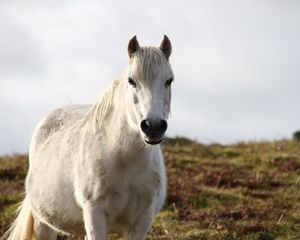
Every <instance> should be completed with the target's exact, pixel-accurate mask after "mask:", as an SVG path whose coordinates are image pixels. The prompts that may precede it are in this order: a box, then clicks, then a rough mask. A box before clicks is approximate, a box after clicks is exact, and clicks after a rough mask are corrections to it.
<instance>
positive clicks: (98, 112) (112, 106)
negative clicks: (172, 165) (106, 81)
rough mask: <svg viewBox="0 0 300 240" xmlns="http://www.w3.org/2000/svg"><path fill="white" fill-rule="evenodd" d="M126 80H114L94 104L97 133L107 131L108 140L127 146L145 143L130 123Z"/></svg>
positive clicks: (94, 120)
mask: <svg viewBox="0 0 300 240" xmlns="http://www.w3.org/2000/svg"><path fill="white" fill-rule="evenodd" d="M125 92H126V86H125V84H124V81H114V83H113V84H112V86H111V87H110V88H109V89H108V90H107V91H106V92H104V94H103V95H102V97H101V98H100V99H99V100H98V102H97V103H96V104H94V105H93V106H92V110H91V113H92V116H93V117H92V120H93V126H94V127H93V128H94V129H95V133H97V132H105V136H106V138H107V141H119V142H123V144H124V143H126V146H128V145H130V144H134V145H135V146H137V144H138V145H143V142H142V141H141V138H140V136H139V132H138V131H137V130H136V129H133V128H132V126H131V125H130V124H129V119H128V118H129V117H128V111H127V106H126V94H125Z"/></svg>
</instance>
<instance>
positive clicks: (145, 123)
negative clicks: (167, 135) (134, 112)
mask: <svg viewBox="0 0 300 240" xmlns="http://www.w3.org/2000/svg"><path fill="white" fill-rule="evenodd" d="M150 128H151V124H150V121H148V120H143V121H142V122H141V129H142V131H143V132H144V133H145V134H147V132H149V130H150Z"/></svg>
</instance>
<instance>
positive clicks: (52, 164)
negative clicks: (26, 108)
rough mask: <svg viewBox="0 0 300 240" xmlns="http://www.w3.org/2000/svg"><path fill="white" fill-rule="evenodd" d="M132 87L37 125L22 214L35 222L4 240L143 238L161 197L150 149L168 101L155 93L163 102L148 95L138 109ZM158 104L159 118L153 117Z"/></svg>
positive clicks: (154, 151) (119, 84)
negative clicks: (114, 235) (59, 236)
mask: <svg viewBox="0 0 300 240" xmlns="http://www.w3.org/2000/svg"><path fill="white" fill-rule="evenodd" d="M167 40H168V39H167ZM132 41H135V43H137V41H136V39H133V40H132ZM131 44H132V42H131ZM134 47H135V48H136V50H135V51H137V50H138V46H136V45H135V46H134ZM130 50H132V49H130V48H129V50H128V51H129V55H130V54H131V53H132V51H131V52H130ZM133 52H134V51H133ZM159 54H160V53H159ZM160 57H161V56H160ZM162 61H165V60H162ZM162 63H167V61H165V62H162ZM159 64H161V63H159ZM147 71H148V70H147ZM127 74H128V72H127ZM163 74H165V72H163ZM168 74H169V73H168ZM129 82H130V81H129ZM130 84H131V83H130ZM130 84H128V82H127V81H124V80H123V81H115V82H114V83H113V84H112V86H111V87H110V88H109V89H107V90H106V91H105V92H104V93H103V94H102V95H101V97H100V98H99V100H98V101H97V102H96V103H95V104H94V105H92V106H88V105H87V106H81V105H72V106H68V107H65V108H61V109H57V110H55V111H54V112H52V113H50V114H49V115H48V116H47V117H46V118H44V119H43V120H42V121H41V122H40V123H39V124H38V126H37V128H36V129H35V131H34V134H33V138H32V142H31V146H30V152H29V158H30V167H29V171H28V175H27V178H26V197H25V200H24V202H23V206H22V209H21V213H23V212H24V215H25V214H27V215H29V218H30V215H32V217H31V218H33V222H34V224H33V225H34V230H33V233H31V232H30V228H31V225H30V224H29V223H28V222H30V221H28V222H27V225H26V229H27V230H26V231H25V230H24V226H23V227H22V226H21V223H22V224H24V222H22V221H25V220H24V219H21V220H20V219H19V218H21V216H23V215H22V214H20V216H19V217H18V219H17V220H16V222H15V225H14V226H13V228H12V233H11V234H10V237H9V238H8V239H13V240H19V239H22V240H23V239H34V238H35V239H37V240H40V239H43V240H45V239H46V240H47V239H49V240H52V239H53V240H54V239H56V236H57V232H58V231H62V232H64V233H70V234H75V235H84V234H86V236H87V239H89V240H92V239H99V240H103V239H107V234H108V232H111V231H114V232H122V233H123V234H124V236H125V239H137V240H140V239H145V238H146V235H147V232H148V230H149V228H150V226H151V222H152V220H153V218H154V216H155V214H156V213H157V212H158V211H159V210H160V208H161V206H162V204H163V202H164V199H165V195H166V175H165V167H164V163H163V156H162V151H161V148H160V146H159V145H155V144H156V143H157V139H160V138H161V137H162V135H163V133H164V131H165V129H166V127H165V126H164V125H165V124H166V123H164V121H165V120H160V118H166V117H167V114H168V112H169V106H168V103H166V102H165V101H167V100H169V98H170V93H169V90H160V91H165V93H166V96H162V97H161V98H160V99H162V100H159V97H158V96H156V95H155V94H151V96H150V97H149V98H148V99H147V100H145V101H144V102H146V103H145V104H142V103H140V104H139V106H137V104H136V103H137V102H141V100H142V99H141V95H139V93H137V89H135V90H129V88H130V86H129V85H130ZM151 88H152V90H153V89H154V88H155V87H154V86H153V85H151V86H150V85H149V87H148V90H147V91H150V90H151ZM149 89H150V90H149ZM156 89H158V87H156ZM166 89H167V87H166ZM131 91H133V92H131ZM144 93H145V92H144ZM132 102H134V103H135V104H132ZM155 104H160V105H163V106H162V107H161V109H163V110H157V109H154V110H151V107H152V106H155ZM145 106H148V107H145ZM156 106H158V105H156ZM143 109H144V110H143ZM149 109H150V110H149ZM157 115H159V116H158V117H159V119H158V120H157V119H154V118H153V117H155V116H157ZM142 119H145V120H143V121H144V123H141V126H142V127H140V126H139V125H140V124H139V123H140V121H141V120H142ZM152 119H154V120H152ZM143 121H142V122H143ZM143 124H144V126H143ZM153 126H155V127H153ZM141 128H143V129H142V130H141ZM161 133H162V134H161ZM143 138H144V140H143ZM148 144H153V145H148ZM27 217H28V216H27ZM28 229H29V230H28ZM28 231H29V232H28Z"/></svg>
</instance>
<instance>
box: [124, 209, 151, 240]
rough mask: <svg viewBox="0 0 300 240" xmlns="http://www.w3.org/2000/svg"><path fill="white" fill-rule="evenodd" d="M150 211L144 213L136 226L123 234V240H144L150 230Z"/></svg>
mask: <svg viewBox="0 0 300 240" xmlns="http://www.w3.org/2000/svg"><path fill="white" fill-rule="evenodd" d="M152 216H153V214H152V213H151V211H145V213H144V214H143V215H142V216H141V217H140V218H139V220H138V221H137V222H136V224H135V225H134V226H132V227H130V228H129V229H127V230H126V231H125V232H124V238H125V240H144V239H146V237H147V233H148V232H149V230H150V228H151V223H152V219H153V217H152Z"/></svg>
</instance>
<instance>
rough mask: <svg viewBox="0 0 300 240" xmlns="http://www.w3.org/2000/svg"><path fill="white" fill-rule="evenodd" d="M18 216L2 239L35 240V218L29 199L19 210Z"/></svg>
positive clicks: (26, 199)
mask: <svg viewBox="0 0 300 240" xmlns="http://www.w3.org/2000/svg"><path fill="white" fill-rule="evenodd" d="M17 213H18V216H17V218H16V219H15V221H14V222H13V223H12V225H11V226H10V228H9V229H8V230H7V232H6V233H5V234H4V236H3V237H2V238H1V239H2V240H35V237H34V231H33V216H32V212H31V207H30V203H29V199H28V197H25V199H24V200H23V202H22V203H21V204H20V206H19V208H18V209H17Z"/></svg>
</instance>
